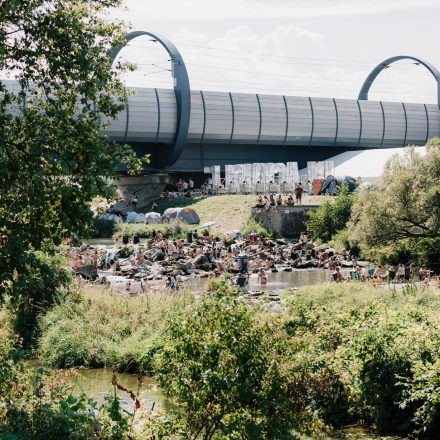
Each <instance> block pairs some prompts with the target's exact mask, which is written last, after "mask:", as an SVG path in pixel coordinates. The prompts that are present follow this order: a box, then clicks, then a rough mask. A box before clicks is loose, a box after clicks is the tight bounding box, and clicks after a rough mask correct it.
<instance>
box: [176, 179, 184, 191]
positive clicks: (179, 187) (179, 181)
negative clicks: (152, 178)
mask: <svg viewBox="0 0 440 440" xmlns="http://www.w3.org/2000/svg"><path fill="white" fill-rule="evenodd" d="M176 186H177V191H179V192H182V189H183V182H182V179H179V180H178V181H177V182H176Z"/></svg>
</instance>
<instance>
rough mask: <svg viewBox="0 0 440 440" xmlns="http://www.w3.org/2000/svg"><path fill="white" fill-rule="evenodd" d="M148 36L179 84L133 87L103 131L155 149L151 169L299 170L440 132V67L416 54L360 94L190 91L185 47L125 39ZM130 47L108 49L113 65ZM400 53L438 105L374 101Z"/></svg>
mask: <svg viewBox="0 0 440 440" xmlns="http://www.w3.org/2000/svg"><path fill="white" fill-rule="evenodd" d="M144 35H146V36H149V37H150V38H153V41H156V42H159V43H160V44H161V45H162V46H163V47H164V48H165V49H166V51H167V52H168V54H169V55H170V58H171V64H172V72H173V77H174V89H158V88H141V87H139V88H133V90H134V92H135V93H134V94H128V103H127V106H126V108H125V110H124V111H122V112H121V113H120V114H119V115H118V117H117V118H116V119H115V120H114V121H112V123H111V124H110V126H109V127H108V128H107V129H106V130H105V133H107V134H108V135H109V137H110V138H111V139H112V140H114V141H116V142H123V143H128V144H129V145H131V146H132V147H133V148H134V149H135V150H136V151H137V152H138V153H139V154H142V155H143V154H146V153H149V154H150V155H151V160H152V162H151V165H150V169H151V170H166V171H167V172H173V171H180V172H191V173H200V172H203V168H204V167H205V166H211V165H226V164H239V163H252V162H254V163H255V162H260V163H261V162H298V165H299V166H300V168H301V167H303V166H305V164H306V162H307V161H320V160H325V159H327V158H330V157H332V156H335V155H337V154H339V153H342V152H344V151H350V150H360V149H372V148H397V147H402V146H405V145H409V144H414V145H424V144H425V143H426V141H427V140H428V139H430V138H432V137H434V136H440V110H439V109H440V72H439V71H438V70H437V69H436V68H435V67H434V66H432V65H431V64H429V63H428V62H426V61H423V60H421V59H419V58H417V57H413V56H405V55H400V56H396V57H392V58H389V59H387V60H385V61H383V62H381V63H380V64H378V65H377V66H376V67H375V69H373V71H372V72H371V73H370V74H369V76H368V77H367V79H366V81H365V83H364V85H363V86H362V88H361V90H360V93H359V96H358V99H337V98H319V97H308V96H285V95H269V94H260V93H256V94H250V93H228V92H218V91H208V90H191V88H190V79H189V77H188V73H187V70H186V67H185V63H184V61H183V59H182V57H181V55H180V53H179V51H178V50H177V48H176V47H175V46H174V44H173V43H172V42H170V41H169V40H167V39H166V38H164V37H160V36H158V35H156V34H152V33H150V32H143V31H137V32H132V33H130V34H128V35H127V37H126V43H125V44H127V43H129V42H130V41H131V40H133V39H135V38H137V37H140V36H144ZM124 46H125V45H122V46H119V47H115V48H113V49H112V50H111V51H110V53H109V57H110V60H111V62H112V63H113V62H114V60H115V59H116V57H117V55H118V54H119V52H120V51H121V50H122V49H123V48H124ZM401 59H410V60H412V61H414V62H416V63H417V64H419V65H422V66H423V67H425V68H426V69H428V71H429V72H430V73H431V74H432V76H433V77H434V79H435V81H436V82H437V90H438V96H437V100H438V102H437V105H435V104H423V103H420V104H414V103H404V102H388V101H369V100H368V92H369V89H370V87H371V85H372V84H373V82H374V80H375V79H376V77H377V76H378V75H379V74H380V72H381V71H382V70H383V69H385V68H387V67H388V66H389V65H390V64H391V63H394V62H396V61H399V60H401ZM10 86H13V84H10ZM16 86H18V85H16Z"/></svg>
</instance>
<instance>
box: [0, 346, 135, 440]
mask: <svg viewBox="0 0 440 440" xmlns="http://www.w3.org/2000/svg"><path fill="white" fill-rule="evenodd" d="M12 342H13V341H12V339H8V340H2V341H0V437H1V438H2V439H20V440H31V439H32V440H40V439H41V440H43V439H44V440H46V439H47V440H58V439H61V438H62V439H72V440H73V439H75V440H124V439H126V440H128V439H133V438H134V436H131V435H130V432H131V424H132V417H130V416H128V415H127V414H124V413H123V412H122V410H121V408H120V404H119V399H118V397H117V395H116V394H115V395H113V396H112V395H108V396H107V397H106V401H105V403H104V405H102V406H101V407H99V406H98V405H97V403H96V402H95V401H94V400H93V399H90V398H88V397H87V396H86V395H84V394H80V395H73V394H71V393H70V389H69V387H68V386H67V385H65V384H64V383H63V382H62V381H61V382H60V379H59V378H54V377H52V376H51V375H50V374H49V373H48V372H47V371H45V370H43V369H41V368H36V369H32V368H29V367H28V365H27V364H26V363H25V362H24V361H23V360H22V359H20V353H19V352H18V351H17V350H16V349H13V348H12Z"/></svg>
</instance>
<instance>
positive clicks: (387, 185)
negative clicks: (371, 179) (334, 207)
mask: <svg viewBox="0 0 440 440" xmlns="http://www.w3.org/2000/svg"><path fill="white" fill-rule="evenodd" d="M428 145H429V147H428V151H427V154H426V155H424V156H423V155H421V154H418V153H416V152H415V150H414V149H412V148H408V149H407V151H406V154H405V155H404V156H398V155H395V156H393V157H392V158H391V159H390V161H389V162H388V163H387V165H386V167H385V170H384V173H383V175H382V177H381V179H380V181H379V182H378V184H377V185H376V187H375V188H374V189H369V190H368V189H365V190H363V191H361V192H360V194H359V198H358V201H357V202H356V203H355V205H354V206H353V212H352V216H351V220H350V224H349V231H350V239H351V241H356V242H358V243H359V244H360V247H361V249H362V250H363V251H364V252H365V253H370V254H374V253H378V254H380V253H382V255H383V254H385V253H386V252H387V253H388V254H389V255H390V256H391V257H393V256H394V257H396V256H397V257H399V256H406V257H407V259H413V260H418V261H419V262H420V263H428V264H432V263H438V261H439V260H440V146H439V145H438V140H436V139H433V140H431V142H430V144H428ZM384 246H389V248H388V250H387V251H386V252H381V248H383V247H384ZM393 259H397V258H393Z"/></svg>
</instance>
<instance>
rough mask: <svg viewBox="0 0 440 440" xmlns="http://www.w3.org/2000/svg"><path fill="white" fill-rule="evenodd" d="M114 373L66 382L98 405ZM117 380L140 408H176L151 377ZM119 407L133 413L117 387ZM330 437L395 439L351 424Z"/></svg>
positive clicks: (89, 373)
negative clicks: (137, 401) (136, 401)
mask: <svg viewBox="0 0 440 440" xmlns="http://www.w3.org/2000/svg"><path fill="white" fill-rule="evenodd" d="M112 377H113V372H112V371H110V370H106V369H105V368H97V369H93V370H78V372H77V374H75V375H72V376H70V377H69V379H68V380H69V381H70V382H71V383H72V384H73V385H74V389H73V391H74V392H76V393H80V392H84V393H86V394H87V395H88V396H90V397H92V398H93V399H94V400H96V401H97V402H98V404H101V403H102V402H103V401H104V396H105V395H106V394H108V393H109V392H113V385H112ZM117 382H118V384H120V385H122V386H123V387H124V388H126V389H128V390H130V391H133V392H134V393H135V394H138V391H139V400H140V402H141V410H143V411H147V412H151V411H152V409H153V405H154V409H155V410H156V409H158V408H162V409H163V410H164V411H168V410H170V409H175V405H173V404H172V403H171V402H170V401H169V400H167V399H166V398H165V397H164V396H163V394H161V392H160V390H159V389H158V387H157V384H156V382H155V380H154V379H153V378H150V377H144V378H143V381H142V384H141V385H140V386H139V381H138V378H137V376H136V375H133V374H127V373H117ZM117 393H118V396H119V399H120V402H121V406H122V408H123V409H124V410H126V411H129V412H133V409H134V402H133V400H132V399H131V398H130V396H129V394H128V393H126V392H124V391H121V390H118V391H117ZM329 438H330V439H334V440H336V439H340V438H345V439H352V440H373V439H375V440H379V439H381V440H397V439H398V438H397V437H382V436H378V435H374V434H372V433H371V432H370V431H369V430H368V429H366V428H363V427H360V426H350V427H347V428H345V429H343V430H342V431H341V433H340V435H333V436H330V437H329Z"/></svg>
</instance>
